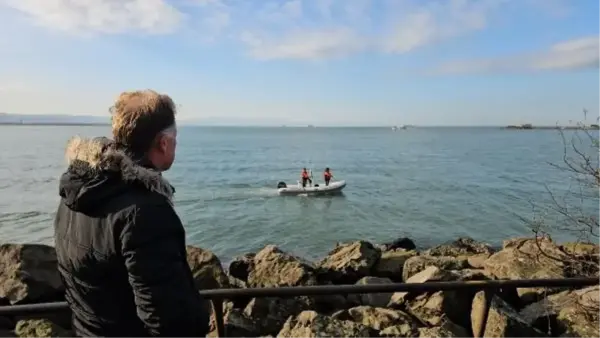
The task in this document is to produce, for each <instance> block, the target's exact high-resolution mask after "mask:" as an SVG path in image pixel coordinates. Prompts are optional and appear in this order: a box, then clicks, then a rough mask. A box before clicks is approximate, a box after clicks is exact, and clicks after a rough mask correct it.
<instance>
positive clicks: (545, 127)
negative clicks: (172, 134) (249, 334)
mask: <svg viewBox="0 0 600 338" xmlns="http://www.w3.org/2000/svg"><path fill="white" fill-rule="evenodd" d="M0 126H48V127H51V126H54V127H58V126H63V127H64V126H72V127H75V126H82V127H83V126H110V123H95V122H90V123H85V122H72V123H69V122H49V123H44V122H31V123H27V122H25V123H21V122H0ZM181 126H182V127H201V128H277V129H319V128H321V129H323V128H348V129H356V128H381V129H387V128H389V127H388V126H316V127H314V128H308V127H306V126H285V127H282V126H269V125H264V126H263V125H202V124H185V123H182V124H181ZM433 128H448V129H451V128H488V129H506V130H557V129H562V130H583V129H586V130H599V129H600V128H599V127H598V125H591V126H586V127H581V126H531V127H523V126H415V127H411V128H410V129H433ZM396 132H402V131H396Z"/></svg>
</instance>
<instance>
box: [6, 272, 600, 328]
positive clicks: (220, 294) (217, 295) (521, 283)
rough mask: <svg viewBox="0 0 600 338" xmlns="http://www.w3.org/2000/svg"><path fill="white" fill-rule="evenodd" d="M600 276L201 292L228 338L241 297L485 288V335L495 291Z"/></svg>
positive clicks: (22, 311)
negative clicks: (226, 305)
mask: <svg viewBox="0 0 600 338" xmlns="http://www.w3.org/2000/svg"><path fill="white" fill-rule="evenodd" d="M598 284H600V281H599V279H598V278H562V279H522V280H482V281H455V282H426V283H392V284H372V285H318V286H294V287H276V288H248V289H212V290H203V291H200V294H201V295H202V296H203V297H204V298H206V299H210V300H211V303H212V307H213V311H214V313H215V321H216V326H217V335H218V336H219V337H226V336H227V333H226V332H225V324H224V318H223V315H224V314H223V300H224V299H232V298H237V297H240V298H241V297H247V298H256V297H279V298H286V297H299V296H320V295H331V294H357V293H362V294H365V293H392V292H416V293H425V292H436V291H446V290H448V291H449V290H453V291H456V290H476V291H482V290H483V291H484V304H485V305H484V306H483V307H481V309H480V311H481V312H480V313H479V316H478V318H479V320H480V322H479V323H477V324H478V325H474V327H475V328H476V331H477V332H473V336H474V337H482V336H483V334H484V333H485V328H486V323H487V317H488V312H489V308H490V304H491V301H492V298H493V296H494V294H495V293H496V292H497V291H498V290H499V289H502V288H531V287H551V288H558V287H566V288H568V287H584V286H591V285H598ZM68 309H69V308H68V305H67V303H66V302H55V303H39V304H25V305H12V306H0V316H7V315H8V316H15V315H16V316H18V315H27V314H34V313H45V312H54V311H65V310H68Z"/></svg>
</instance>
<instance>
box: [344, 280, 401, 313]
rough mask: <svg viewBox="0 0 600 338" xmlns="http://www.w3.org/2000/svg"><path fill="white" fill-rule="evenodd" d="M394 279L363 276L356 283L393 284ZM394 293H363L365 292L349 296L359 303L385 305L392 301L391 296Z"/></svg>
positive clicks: (351, 299)
mask: <svg viewBox="0 0 600 338" xmlns="http://www.w3.org/2000/svg"><path fill="white" fill-rule="evenodd" d="M391 283H392V281H391V280H389V279H388V278H379V277H363V278H361V279H360V280H359V281H358V282H356V285H369V284H391ZM393 294H394V293H393V292H388V293H363V294H353V295H350V296H349V299H350V301H351V302H354V303H356V304H359V305H367V306H374V307H385V306H387V304H388V303H389V302H390V298H391V297H392V295H393Z"/></svg>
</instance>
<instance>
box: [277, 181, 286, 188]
mask: <svg viewBox="0 0 600 338" xmlns="http://www.w3.org/2000/svg"><path fill="white" fill-rule="evenodd" d="M281 188H287V184H285V182H283V181H281V182H279V183H277V189H281Z"/></svg>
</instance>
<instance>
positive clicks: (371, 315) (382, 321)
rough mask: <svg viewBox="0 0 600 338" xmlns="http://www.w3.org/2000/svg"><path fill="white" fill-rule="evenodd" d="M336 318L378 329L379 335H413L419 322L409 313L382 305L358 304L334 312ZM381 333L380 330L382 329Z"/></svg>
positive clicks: (416, 331)
mask: <svg viewBox="0 0 600 338" xmlns="http://www.w3.org/2000/svg"><path fill="white" fill-rule="evenodd" d="M332 317H333V318H334V319H338V320H351V321H353V322H355V323H359V324H363V325H365V326H368V327H370V328H372V329H374V330H377V331H380V332H379V334H380V335H381V336H388V337H389V336H392V335H393V336H395V337H414V336H415V335H417V333H418V328H419V327H420V325H419V323H418V322H417V321H416V320H415V319H414V318H413V317H411V316H410V315H409V314H407V313H405V312H402V311H400V310H393V309H386V308H382V307H372V306H358V307H353V308H351V309H348V310H343V311H339V312H337V313H335V314H334V315H333V316H332ZM384 330H385V332H383V333H382V331H384Z"/></svg>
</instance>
